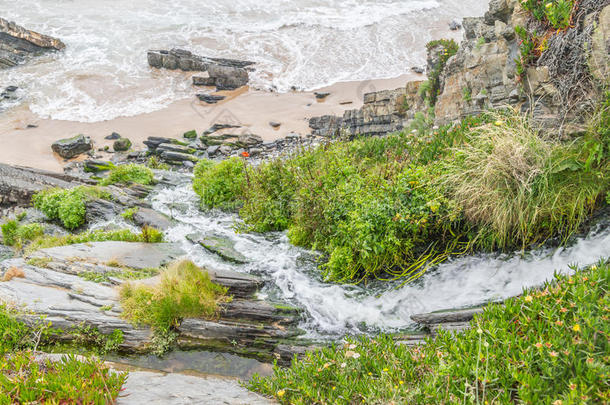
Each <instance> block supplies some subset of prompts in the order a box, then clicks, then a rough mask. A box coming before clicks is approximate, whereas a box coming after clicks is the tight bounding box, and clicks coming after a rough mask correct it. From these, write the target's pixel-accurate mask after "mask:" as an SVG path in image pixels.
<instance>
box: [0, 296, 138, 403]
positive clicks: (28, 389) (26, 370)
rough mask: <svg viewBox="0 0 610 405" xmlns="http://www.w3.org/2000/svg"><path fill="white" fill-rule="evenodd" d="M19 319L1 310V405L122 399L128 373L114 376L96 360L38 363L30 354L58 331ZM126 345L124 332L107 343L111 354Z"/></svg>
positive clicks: (68, 357) (66, 359) (115, 334)
mask: <svg viewBox="0 0 610 405" xmlns="http://www.w3.org/2000/svg"><path fill="white" fill-rule="evenodd" d="M16 315H17V314H16V312H15V311H13V310H11V309H9V308H8V307H6V306H5V305H0V337H1V339H0V404H13V403H83V404H85V403H86V404H93V403H95V404H106V403H113V402H114V400H116V398H117V397H118V394H119V391H120V389H121V387H122V385H123V384H124V382H125V380H126V374H124V373H116V372H113V371H111V370H110V369H109V367H108V366H106V365H105V364H104V363H103V362H102V361H100V360H97V359H95V358H86V359H82V360H81V359H77V358H76V357H75V356H66V357H63V358H62V359H61V360H60V361H58V362H51V361H50V360H44V359H42V358H37V357H36V356H35V355H34V353H32V352H30V351H29V350H36V349H37V348H38V346H39V344H43V343H47V342H49V341H50V338H51V337H52V331H51V330H50V329H49V325H47V324H46V323H45V322H40V324H39V325H38V326H35V327H31V326H26V325H25V324H24V323H22V322H20V321H18V320H17V318H16ZM89 335H91V336H93V335H95V333H93V332H89ZM98 335H99V333H98ZM77 336H78V334H77ZM100 342H101V341H100ZM120 342H122V333H120V331H118V332H117V331H115V333H113V335H112V336H111V337H110V338H109V339H104V340H103V344H104V345H106V346H107V348H109V349H111V348H112V347H116V346H117V345H118V344H119V343H120ZM106 346H105V347H106ZM24 350H27V351H24Z"/></svg>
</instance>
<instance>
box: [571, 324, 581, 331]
mask: <svg viewBox="0 0 610 405" xmlns="http://www.w3.org/2000/svg"><path fill="white" fill-rule="evenodd" d="M572 330H573V331H574V332H580V325H579V324H576V325H574V326H572Z"/></svg>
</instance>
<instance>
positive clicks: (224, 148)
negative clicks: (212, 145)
mask: <svg viewBox="0 0 610 405" xmlns="http://www.w3.org/2000/svg"><path fill="white" fill-rule="evenodd" d="M232 150H233V148H232V147H231V146H229V145H220V147H219V148H218V152H220V153H221V154H223V155H225V156H229V155H230V154H231V151H232Z"/></svg>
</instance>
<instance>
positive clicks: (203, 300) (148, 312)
mask: <svg viewBox="0 0 610 405" xmlns="http://www.w3.org/2000/svg"><path fill="white" fill-rule="evenodd" d="M226 292H227V289H226V288H224V287H221V286H219V285H217V284H214V283H213V282H212V281H211V280H210V276H209V275H208V273H207V271H203V270H202V269H200V268H199V267H197V266H196V265H195V264H193V262H190V261H186V260H185V261H180V262H176V263H174V264H172V265H170V266H169V267H168V268H167V269H166V270H163V272H162V273H161V282H160V283H159V285H157V286H149V285H134V284H131V283H127V284H123V286H122V287H121V290H120V300H121V306H122V307H123V314H122V316H123V317H124V318H125V319H128V320H129V321H130V322H133V323H134V324H136V325H150V326H152V327H154V328H157V329H161V330H169V329H170V328H172V327H175V326H178V323H179V321H180V320H182V319H183V318H186V317H189V316H190V317H205V318H208V319H210V318H215V317H216V316H217V314H218V310H219V308H218V304H219V303H220V302H223V301H227V299H228V298H227V297H226Z"/></svg>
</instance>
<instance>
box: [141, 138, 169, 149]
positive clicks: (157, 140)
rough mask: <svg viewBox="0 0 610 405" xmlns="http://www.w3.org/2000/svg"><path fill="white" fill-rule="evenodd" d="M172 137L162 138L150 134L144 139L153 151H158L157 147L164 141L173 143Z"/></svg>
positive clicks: (145, 143)
mask: <svg viewBox="0 0 610 405" xmlns="http://www.w3.org/2000/svg"><path fill="white" fill-rule="evenodd" d="M171 142H172V138H162V137H158V136H149V137H148V139H147V140H145V141H144V145H146V146H147V147H148V149H150V150H152V151H156V150H157V147H158V146H159V145H161V144H163V143H171Z"/></svg>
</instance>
